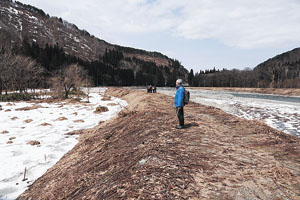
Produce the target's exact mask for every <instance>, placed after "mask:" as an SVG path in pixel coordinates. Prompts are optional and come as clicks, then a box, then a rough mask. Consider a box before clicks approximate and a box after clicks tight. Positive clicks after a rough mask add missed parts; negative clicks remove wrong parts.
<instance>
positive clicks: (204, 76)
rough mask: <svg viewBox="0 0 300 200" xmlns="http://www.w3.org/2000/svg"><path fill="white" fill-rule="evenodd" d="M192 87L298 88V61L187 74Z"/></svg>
mask: <svg viewBox="0 0 300 200" xmlns="http://www.w3.org/2000/svg"><path fill="white" fill-rule="evenodd" d="M188 82H189V85H190V86H194V87H248V88H300V60H299V61H296V62H292V63H284V64H283V63H281V64H278V63H276V64H270V65H266V64H262V65H259V66H258V67H256V68H254V69H253V70H252V69H250V68H245V69H244V70H239V69H232V70H227V69H222V70H216V69H215V68H214V69H212V70H205V71H202V70H201V71H200V72H197V73H196V74H194V72H193V70H191V71H190V72H189V75H188Z"/></svg>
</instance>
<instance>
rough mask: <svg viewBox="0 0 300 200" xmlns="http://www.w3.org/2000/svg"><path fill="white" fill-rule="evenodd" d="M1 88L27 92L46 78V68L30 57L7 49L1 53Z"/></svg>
mask: <svg viewBox="0 0 300 200" xmlns="http://www.w3.org/2000/svg"><path fill="white" fill-rule="evenodd" d="M0 71H1V73H0V82H1V89H3V90H5V92H6V94H7V91H8V90H12V91H19V92H25V91H27V89H28V88H30V89H33V88H37V87H38V86H39V85H40V83H41V81H42V79H43V78H44V76H43V73H44V68H42V67H41V66H40V65H39V64H37V62H36V61H34V60H33V59H31V58H29V57H25V56H20V55H14V54H13V53H12V51H11V50H9V49H8V50H6V51H5V52H4V53H2V54H1V55H0Z"/></svg>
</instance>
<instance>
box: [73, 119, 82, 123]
mask: <svg viewBox="0 0 300 200" xmlns="http://www.w3.org/2000/svg"><path fill="white" fill-rule="evenodd" d="M73 122H74V123H84V120H82V119H78V120H74V121H73Z"/></svg>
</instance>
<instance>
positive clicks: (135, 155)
mask: <svg viewBox="0 0 300 200" xmlns="http://www.w3.org/2000/svg"><path fill="white" fill-rule="evenodd" d="M107 92H108V93H109V94H110V95H114V96H117V97H122V98H124V99H125V100H127V101H128V103H129V106H128V107H127V108H126V109H124V111H122V112H121V113H120V114H119V115H118V116H117V117H116V118H114V119H113V120H111V121H108V122H105V123H104V124H101V125H100V126H99V127H97V128H95V129H93V130H89V131H87V132H86V133H84V134H82V135H81V136H80V141H79V143H78V144H77V145H76V146H75V147H74V149H72V150H71V151H70V152H68V153H67V154H66V155H65V156H64V157H63V158H62V159H61V160H60V161H59V162H58V163H57V164H56V165H55V166H54V167H52V168H51V169H49V170H48V171H47V172H46V173H45V174H44V175H43V176H42V177H41V178H39V179H38V180H37V181H35V183H34V184H33V185H32V186H31V187H30V188H29V189H28V190H27V191H26V192H25V193H23V194H22V195H21V196H20V197H19V199H268V200H272V199H274V200H275V199H300V139H299V138H296V137H293V136H289V135H286V134H283V133H280V132H278V131H276V130H274V129H272V128H270V127H268V126H266V125H264V124H263V123H261V122H259V121H247V120H244V119H239V118H237V117H235V116H232V115H229V114H226V113H225V112H223V111H221V110H219V109H216V108H213V107H206V106H203V105H200V104H196V103H191V104H189V105H188V106H187V107H186V108H185V119H186V124H187V125H188V126H189V128H186V129H183V130H177V129H175V128H174V127H175V125H177V119H176V117H175V111H174V109H173V108H172V104H173V99H172V98H171V97H168V96H165V95H162V94H146V93H144V92H142V91H133V90H132V91H127V90H122V89H113V88H111V89H109V90H108V91H107Z"/></svg>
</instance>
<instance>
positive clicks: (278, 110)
mask: <svg viewBox="0 0 300 200" xmlns="http://www.w3.org/2000/svg"><path fill="white" fill-rule="evenodd" d="M158 92H161V93H164V94H167V95H174V93H175V89H171V88H159V89H158ZM190 93H191V100H192V101H194V102H197V103H201V104H204V105H208V106H214V107H217V108H220V109H222V110H224V111H225V112H227V113H230V114H233V115H236V116H238V117H241V118H245V119H251V120H252V119H256V120H263V121H264V122H265V123H266V124H268V125H269V126H271V127H273V128H275V129H277V130H280V131H283V132H285V133H288V134H292V135H296V136H298V137H300V98H299V99H298V98H293V97H291V98H280V97H279V96H274V95H262V94H255V95H253V94H247V93H242V95H241V93H239V94H237V93H233V92H225V91H209V90H190ZM250 97H251V98H250Z"/></svg>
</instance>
